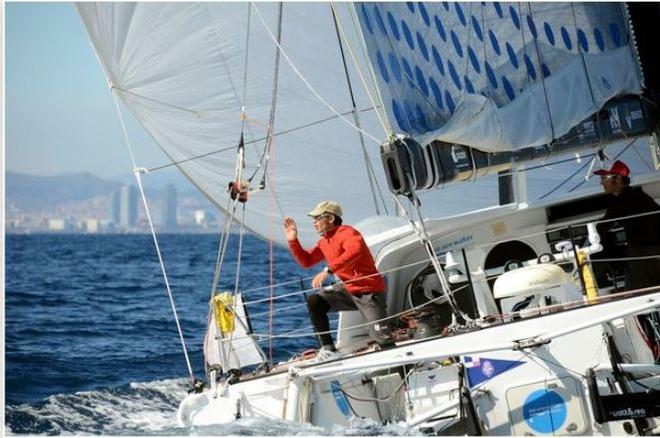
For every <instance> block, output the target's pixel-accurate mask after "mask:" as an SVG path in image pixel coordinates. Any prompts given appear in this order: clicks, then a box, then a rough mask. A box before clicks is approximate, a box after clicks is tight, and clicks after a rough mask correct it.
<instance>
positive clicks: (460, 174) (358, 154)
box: [76, 2, 660, 435]
mask: <svg viewBox="0 0 660 438" xmlns="http://www.w3.org/2000/svg"><path fill="white" fill-rule="evenodd" d="M76 7H77V9H78V11H79V14H80V16H81V18H82V21H83V23H84V25H85V28H86V29H87V32H88V35H89V38H90V40H91V41H92V44H93V46H94V48H95V50H96V53H97V55H98V58H99V62H100V64H101V66H102V68H103V70H104V72H105V74H106V76H107V78H108V83H109V87H110V89H111V91H112V93H113V96H114V97H115V98H116V99H117V102H118V103H121V104H122V105H123V107H124V108H126V109H127V110H128V111H130V113H131V114H132V116H133V117H135V118H136V119H137V120H138V121H139V122H140V123H141V124H142V126H144V128H145V129H146V130H147V131H148V132H149V133H150V134H151V136H152V137H153V138H154V139H155V141H156V142H157V144H158V145H159V146H160V148H161V149H162V150H163V151H164V153H165V154H166V155H167V157H168V158H169V160H170V163H169V164H167V165H166V166H169V167H174V166H175V167H177V168H178V169H179V170H180V171H181V172H182V173H183V174H184V175H186V176H187V177H188V179H189V180H190V181H191V182H192V183H193V184H194V185H195V186H197V188H198V189H199V190H200V191H201V192H202V193H204V194H205V195H206V196H207V197H208V198H209V199H210V200H211V201H212V202H214V203H215V204H216V205H217V206H218V207H219V208H220V209H222V210H223V211H224V212H225V213H226V215H227V218H228V220H227V222H226V227H227V228H225V229H223V232H224V231H227V232H228V229H229V226H230V225H231V222H232V221H234V222H236V223H238V224H239V225H240V227H241V229H243V228H244V229H246V230H249V231H251V232H252V233H254V234H256V235H258V236H261V237H263V238H264V239H268V240H269V241H271V242H274V243H275V244H282V245H284V244H285V241H284V236H283V234H282V233H281V232H279V229H278V228H279V226H280V222H281V220H282V219H283V218H284V217H285V216H288V215H291V216H293V217H294V218H296V219H299V221H300V222H303V218H304V212H306V211H308V210H309V208H310V206H312V205H314V204H315V203H317V202H319V201H320V200H323V199H327V198H329V197H332V198H334V199H336V200H337V201H338V202H339V203H340V204H341V205H342V206H343V207H344V210H345V211H346V212H347V213H346V218H345V219H346V220H347V221H350V222H351V223H356V227H357V228H358V229H359V230H360V231H361V232H362V234H363V235H364V237H365V239H366V241H367V243H368V245H369V247H370V250H371V251H372V253H373V255H374V258H375V259H376V263H377V266H378V269H379V270H380V271H381V272H383V273H386V275H387V283H388V312H389V315H390V318H391V319H392V321H393V322H394V323H396V324H399V327H400V330H399V331H398V338H397V342H396V346H395V347H394V348H390V349H387V350H382V351H378V350H377V349H374V348H372V347H370V346H369V345H365V344H366V324H365V322H364V321H363V320H362V319H361V317H360V316H359V314H357V312H344V313H342V314H341V315H340V318H339V322H338V327H337V333H336V337H337V340H338V342H337V346H338V348H339V349H340V351H341V353H342V356H341V357H340V358H339V359H336V360H333V361H329V362H321V363H316V362H313V361H309V360H307V359H308V357H307V356H305V355H301V356H296V357H293V358H291V359H290V360H289V361H284V362H282V363H278V364H276V363H271V362H270V361H269V355H268V354H267V353H266V351H265V350H266V349H265V347H263V346H262V344H260V342H259V341H260V340H261V339H258V336H256V334H255V333H254V332H253V330H252V328H251V324H250V319H249V304H250V301H251V298H250V297H246V296H244V294H242V293H241V291H240V290H239V287H238V281H237V282H236V284H237V286H236V288H235V290H233V291H229V292H223V291H219V290H218V284H219V278H220V277H221V276H222V275H223V273H222V265H223V259H224V255H225V250H226V245H227V241H228V239H226V238H223V239H221V244H220V248H219V251H218V262H217V264H216V271H215V273H216V275H215V279H214V282H213V284H212V285H211V298H210V302H209V304H210V305H209V314H208V330H207V335H206V338H205V340H204V346H205V365H206V376H205V379H204V380H202V379H196V378H195V377H194V376H193V375H192V370H191V368H190V364H189V361H188V358H187V355H186V360H187V361H188V367H189V369H190V370H191V371H190V379H191V384H192V388H191V393H190V394H189V396H188V397H186V398H185V399H184V400H183V401H182V402H181V405H180V408H179V411H178V419H179V422H180V424H181V425H182V426H199V425H213V424H221V423H226V422H231V421H235V420H236V419H239V418H246V417H265V418H277V419H285V420H288V421H293V422H309V423H312V424H315V425H319V426H323V427H331V426H333V425H337V424H348V422H349V421H350V419H351V418H355V417H361V418H370V419H374V420H376V421H380V422H402V423H404V424H405V425H407V426H408V427H412V428H419V429H420V430H421V431H423V432H426V433H430V434H454V433H457V434H471V435H480V434H489V435H628V434H638V435H643V434H653V433H655V434H657V433H659V432H660V422H659V417H660V410H659V408H658V405H657V400H658V398H659V397H660V394H659V393H658V389H657V388H658V384H659V383H660V365H659V364H658V356H657V355H658V342H660V341H659V338H658V333H659V332H660V330H659V326H658V319H657V312H658V310H659V309H660V285H658V284H651V285H648V287H644V288H641V289H629V288H626V287H625V284H626V282H625V279H624V278H623V277H622V272H621V271H620V270H619V271H617V270H613V271H611V272H609V273H605V274H603V273H602V272H601V273H600V274H599V273H598V272H594V271H595V269H592V266H595V265H596V262H595V258H596V257H597V254H599V253H602V252H603V251H604V250H611V249H612V248H609V247H607V245H608V243H606V242H607V241H608V239H605V238H604V237H605V236H601V235H600V234H599V228H598V227H597V226H596V224H597V222H598V221H599V219H600V218H601V217H602V215H603V213H604V211H605V209H606V207H607V202H608V199H607V197H606V196H605V195H603V194H600V193H599V192H597V191H596V190H595V189H594V188H591V189H585V190H578V191H573V192H570V193H567V194H566V195H563V196H559V197H555V198H554V199H550V200H542V201H539V202H533V203H528V202H527V200H526V199H525V196H524V192H525V185H524V181H523V179H522V178H521V179H520V180H519V184H518V185H517V186H516V185H515V184H514V178H513V176H514V175H524V171H525V169H527V170H529V169H530V168H531V167H533V166H535V165H539V166H541V167H547V166H549V164H550V163H553V162H558V161H559V160H570V161H572V162H575V161H579V160H583V161H586V165H585V166H583V167H585V168H586V166H587V165H589V167H588V168H587V170H585V171H584V172H583V173H584V174H585V175H590V173H591V170H593V169H594V168H595V167H596V166H605V162H606V161H607V158H608V157H610V158H613V157H612V153H611V149H610V145H611V144H616V143H617V142H618V144H621V142H624V143H630V144H632V142H634V141H636V140H637V139H650V140H649V141H648V145H649V146H648V150H647V153H648V156H649V157H650V158H649V160H651V161H650V163H651V171H649V172H647V173H646V174H644V175H639V176H637V177H636V178H635V180H634V184H635V185H637V186H639V187H641V188H642V189H643V190H644V191H645V192H646V193H648V194H650V195H651V196H652V197H654V198H655V199H656V200H657V199H660V172H658V168H659V162H658V157H660V149H658V141H657V140H658V133H657V128H656V126H657V125H656V123H657V111H656V107H657V96H658V92H659V91H660V84H659V83H658V78H659V77H660V75H658V71H657V63H656V62H655V61H654V60H653V57H654V56H655V49H656V47H657V45H656V43H657V37H656V36H655V34H656V32H655V30H654V26H655V23H657V22H658V18H660V17H659V15H660V11H659V10H658V7H657V5H653V4H652V5H650V6H649V5H648V4H646V5H645V4H637V3H627V4H622V3H603V4H600V3H501V2H494V3H486V2H481V3H477V2H433V3H431V2H428V3H426V2H415V3H413V2H407V3H355V4H327V3H314V4H300V3H291V4H289V3H195V4H193V3H163V4H159V3H78V4H77V5H76ZM120 115H121V111H120ZM129 149H130V142H129ZM131 156H132V157H134V154H133V153H132V155H131ZM567 157H568V158H567ZM133 164H134V172H135V175H136V178H137V181H138V183H140V181H141V178H143V177H148V174H150V173H153V172H156V171H158V170H161V169H162V168H163V167H166V166H158V167H154V168H145V167H141V166H139V165H138V163H137V161H136V160H135V159H134V161H133ZM489 177H490V180H491V181H493V180H495V181H497V182H498V184H499V193H500V205H498V206H492V207H488V208H482V209H479V210H477V211H472V212H466V213H462V214H458V215H453V216H448V215H447V214H446V211H443V208H446V205H447V201H446V200H444V199H443V196H444V194H445V191H444V190H442V188H444V187H445V186H447V185H451V184H475V187H478V186H477V184H478V182H479V181H480V180H484V179H487V178H489ZM474 181H477V182H476V183H475V182H474ZM514 195H517V199H516V197H515V196H514ZM145 206H147V204H146V202H145ZM300 234H301V235H300V240H301V241H303V242H313V241H314V240H315V237H314V235H313V234H312V230H311V229H301V230H300ZM154 241H155V242H156V248H157V249H158V242H157V237H156V234H155V233H154ZM615 245H618V246H622V245H625V237H624V239H623V240H621V241H619V242H618V243H616V244H615ZM239 254H240V251H239ZM656 256H657V255H656ZM596 271H597V270H596ZM163 273H164V274H166V270H165V268H164V267H163ZM165 278H167V277H165ZM166 285H167V282H166ZM270 286H271V287H272V288H273V290H274V286H275V285H270ZM167 290H168V292H169V293H170V298H171V299H172V294H171V291H170V290H169V285H167ZM278 298H279V297H278V296H277V295H276V294H275V293H274V294H273V295H271V298H270V302H271V303H275V302H276V301H277V299H278ZM252 302H254V300H252ZM172 308H173V310H174V314H175V316H176V310H175V306H174V301H173V300H172ZM640 321H644V324H646V326H647V328H648V327H650V330H643V328H642V327H641V322H640ZM177 324H178V321H177ZM286 335H287V334H284V336H286ZM277 336H278V335H272V336H271V337H269V340H270V341H271V342H270V345H269V347H271V348H272V342H276V340H277ZM292 336H295V335H292ZM181 340H182V344H184V343H183V336H182V335H181ZM185 351H186V350H185V344H184V353H185ZM311 356H313V353H312V355H311Z"/></svg>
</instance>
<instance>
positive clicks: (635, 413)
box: [612, 408, 646, 418]
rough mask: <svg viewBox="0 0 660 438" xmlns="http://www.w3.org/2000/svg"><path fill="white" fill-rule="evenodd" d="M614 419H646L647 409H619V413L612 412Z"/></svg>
mask: <svg viewBox="0 0 660 438" xmlns="http://www.w3.org/2000/svg"><path fill="white" fill-rule="evenodd" d="M612 416H613V417H617V418H618V417H628V418H640V417H646V409H644V408H638V409H634V410H633V409H631V408H624V409H619V410H618V411H614V412H612Z"/></svg>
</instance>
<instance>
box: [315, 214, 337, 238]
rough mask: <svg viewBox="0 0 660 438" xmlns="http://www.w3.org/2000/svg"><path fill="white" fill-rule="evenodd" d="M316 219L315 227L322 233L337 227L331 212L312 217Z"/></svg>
mask: <svg viewBox="0 0 660 438" xmlns="http://www.w3.org/2000/svg"><path fill="white" fill-rule="evenodd" d="M312 221H314V228H316V232H317V233H319V234H320V235H324V234H325V233H327V232H328V231H330V230H332V229H333V228H334V227H335V218H334V216H333V215H331V214H322V215H321V216H316V217H313V218H312Z"/></svg>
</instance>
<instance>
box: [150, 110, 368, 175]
mask: <svg viewBox="0 0 660 438" xmlns="http://www.w3.org/2000/svg"><path fill="white" fill-rule="evenodd" d="M373 110H375V108H374V107H368V108H363V109H361V110H359V111H360V112H368V111H373ZM352 113H353V111H352V110H351V111H344V112H342V113H340V114H339V115H336V114H335V115H332V116H329V117H326V118H323V119H319V120H314V121H312V122H309V123H305V124H303V125H300V126H296V127H293V128H289V129H285V130H283V131H280V132H276V133H274V134H272V136H273V137H279V136H281V135H285V134H291V133H292V132H297V131H301V130H303V129H307V128H310V127H312V126H316V125H320V124H322V123H325V122H329V121H331V120H334V119H337V118H340V116H348V115H350V114H352ZM248 128H249V125H248ZM266 138H267V136H264V137H259V138H254V139H253V140H248V141H246V142H245V144H246V145H248V144H254V143H258V142H260V141H264V140H266ZM235 150H236V145H232V146H227V147H223V148H221V149H216V150H213V151H210V152H206V153H204V154H200V155H195V156H194V157H190V158H185V159H183V160H179V161H172V162H171V163H167V164H163V165H160V166H155V167H150V168H148V169H147V172H148V173H154V172H156V171H158V170H163V169H166V168H168V167H172V166H178V165H180V164H185V163H188V162H190V161H195V160H198V159H200V158H206V157H208V156H211V155H215V154H220V153H222V152H228V151H235Z"/></svg>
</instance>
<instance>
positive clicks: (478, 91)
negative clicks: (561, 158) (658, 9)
mask: <svg viewBox="0 0 660 438" xmlns="http://www.w3.org/2000/svg"><path fill="white" fill-rule="evenodd" d="M355 8H356V11H357V16H358V17H359V20H360V24H361V28H362V32H363V35H364V39H365V41H366V45H367V49H368V53H369V57H370V60H371V62H372V65H373V66H374V70H375V74H376V77H377V79H378V84H379V89H380V93H381V97H382V100H383V105H384V107H385V111H386V112H387V114H388V117H389V119H390V123H391V124H392V127H393V129H394V130H395V131H396V132H399V133H406V134H409V135H411V136H412V137H413V138H415V140H417V141H418V142H419V143H421V144H425V143H428V142H430V141H432V140H441V141H444V142H447V143H458V144H462V145H466V146H471V147H474V148H477V149H480V150H483V151H487V152H501V151H511V150H519V149H522V148H526V147H531V146H540V145H544V144H550V143H552V141H553V140H554V139H557V138H560V137H561V136H562V135H565V134H566V133H568V132H569V131H570V130H571V128H573V127H574V126H576V125H577V124H578V123H580V122H581V121H583V120H584V119H586V118H587V117H589V116H591V115H593V114H594V113H596V112H597V111H599V110H600V109H601V108H602V107H603V105H604V104H605V103H606V102H607V101H608V100H610V99H611V98H613V97H616V96H620V95H625V94H639V93H640V92H641V88H642V79H641V73H640V69H639V66H638V63H637V60H636V56H635V52H634V43H633V39H632V38H631V35H630V32H629V30H628V25H627V14H626V11H625V8H624V6H623V5H622V4H620V3H501V2H494V3H487V2H455V3H454V2H452V3H450V2H427V3H424V2H416V3H413V2H407V3H396V2H394V3H357V4H356V5H355Z"/></svg>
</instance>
